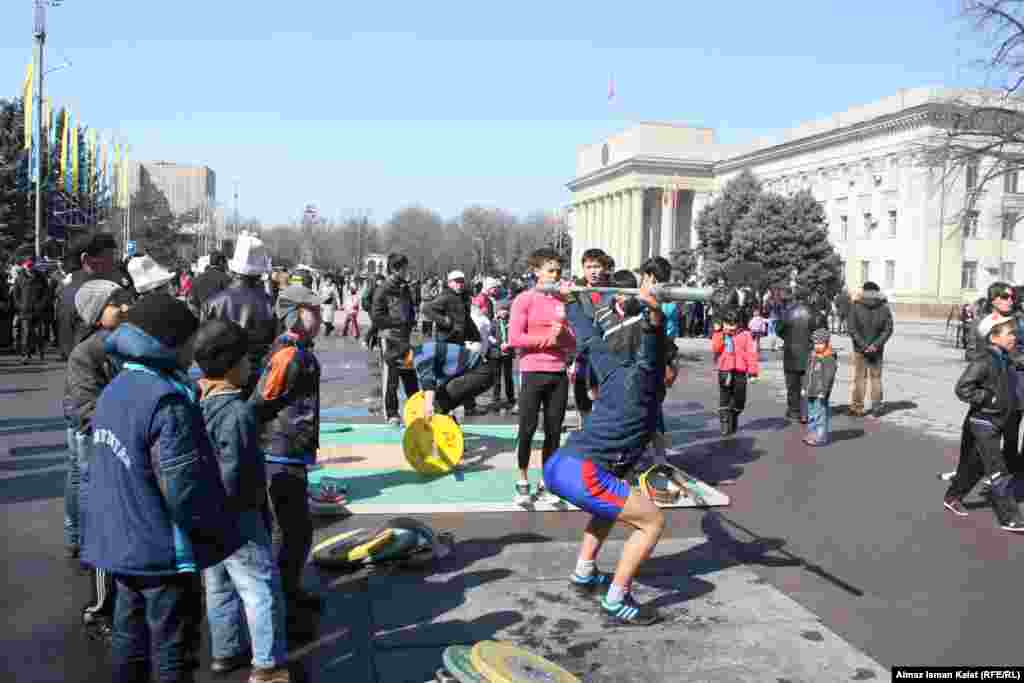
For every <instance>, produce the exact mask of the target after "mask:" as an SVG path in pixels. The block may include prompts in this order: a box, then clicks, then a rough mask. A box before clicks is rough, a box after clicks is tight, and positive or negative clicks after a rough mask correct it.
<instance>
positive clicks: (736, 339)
mask: <svg viewBox="0 0 1024 683" xmlns="http://www.w3.org/2000/svg"><path fill="white" fill-rule="evenodd" d="M739 319H740V316H739V312H738V311H737V310H736V309H734V308H730V309H727V310H725V311H722V315H721V316H720V317H719V320H720V321H721V323H722V329H720V330H716V331H715V333H714V334H713V335H712V337H711V352H712V353H713V354H715V367H716V368H717V370H718V397H719V401H718V406H719V408H718V419H719V422H720V425H721V434H722V436H729V435H730V434H735V433H736V424H737V422H739V418H740V413H742V412H743V409H744V408H745V407H746V405H747V378H748V377H753V378H755V379H756V378H757V376H758V375H759V374H760V368H759V367H758V364H757V355H758V354H757V345H756V344H755V343H754V338H753V337H752V336H751V334H750V331H749V330H746V329H743V328H742V327H741V326H740V324H739Z"/></svg>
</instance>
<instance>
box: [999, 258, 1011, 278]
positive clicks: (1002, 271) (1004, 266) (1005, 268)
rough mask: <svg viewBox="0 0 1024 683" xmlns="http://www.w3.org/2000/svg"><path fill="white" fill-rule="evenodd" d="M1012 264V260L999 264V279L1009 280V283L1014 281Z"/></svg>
mask: <svg viewBox="0 0 1024 683" xmlns="http://www.w3.org/2000/svg"><path fill="white" fill-rule="evenodd" d="M1013 266H1014V264H1013V262H1012V261H1003V262H1002V263H1001V264H1000V265H999V279H1000V280H1002V281H1003V282H1009V283H1010V284H1013V283H1014V282H1015V278H1014V277H1013V271H1014V267H1013Z"/></svg>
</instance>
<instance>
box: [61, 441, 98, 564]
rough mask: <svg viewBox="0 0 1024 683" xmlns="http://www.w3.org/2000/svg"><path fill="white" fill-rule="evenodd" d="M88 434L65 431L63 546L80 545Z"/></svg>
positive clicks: (87, 460) (87, 471)
mask: <svg viewBox="0 0 1024 683" xmlns="http://www.w3.org/2000/svg"><path fill="white" fill-rule="evenodd" d="M90 436H91V435H90V434H83V433H81V432H79V431H76V430H74V429H71V428H68V430H67V444H68V476H67V478H66V479H65V481H64V544H65V545H68V546H80V545H82V523H81V518H82V513H81V511H82V510H84V509H85V503H86V491H85V489H86V484H87V483H88V482H89V453H90V452H91V450H92V443H91V441H90V440H89V438H90Z"/></svg>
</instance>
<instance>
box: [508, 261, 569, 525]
mask: <svg viewBox="0 0 1024 683" xmlns="http://www.w3.org/2000/svg"><path fill="white" fill-rule="evenodd" d="M527 264H528V265H529V266H530V268H531V269H532V270H533V272H534V274H536V276H537V286H538V287H539V286H541V285H545V284H554V283H557V282H558V281H559V278H560V277H561V274H562V261H561V259H560V258H559V256H558V252H556V251H555V250H554V249H549V248H543V249H537V250H536V251H534V252H533V253H532V254H530V258H529V259H528V260H527ZM508 345H509V346H510V347H511V348H514V349H518V351H519V371H520V372H521V373H522V386H521V387H520V390H519V444H518V452H517V455H518V460H519V481H518V482H516V496H515V502H516V504H518V505H526V504H529V503H530V502H532V501H533V497H532V496H531V494H530V479H529V468H530V450H531V448H532V446H533V435H534V433H535V432H536V431H537V422H538V421H539V418H540V413H541V411H542V410H543V412H544V447H543V450H542V451H541V454H542V455H541V458H542V462H546V461H547V459H548V458H549V457H551V454H552V453H554V452H555V451H556V450H557V449H558V447H559V445H560V443H561V438H562V422H563V421H564V420H565V407H566V404H567V403H568V400H569V376H568V374H567V373H566V368H567V367H568V364H569V362H570V361H571V360H572V358H573V355H574V354H575V352H576V339H575V337H574V336H573V332H572V327H571V326H570V325H568V324H567V323H566V320H565V304H563V303H562V301H561V300H560V299H559V298H558V297H557V296H555V295H552V294H545V293H544V292H541V291H540V290H539V289H537V288H534V289H528V290H526V291H525V292H523V293H522V294H520V295H519V296H517V297H516V298H515V301H513V302H512V312H511V315H510V319H509V344H508ZM537 495H538V498H540V497H543V499H544V500H545V502H551V503H553V502H556V501H557V500H558V499H557V498H555V497H554V496H552V495H551V494H549V493H548V492H547V490H546V489H545V488H544V485H543V482H541V483H540V484H538V490H537Z"/></svg>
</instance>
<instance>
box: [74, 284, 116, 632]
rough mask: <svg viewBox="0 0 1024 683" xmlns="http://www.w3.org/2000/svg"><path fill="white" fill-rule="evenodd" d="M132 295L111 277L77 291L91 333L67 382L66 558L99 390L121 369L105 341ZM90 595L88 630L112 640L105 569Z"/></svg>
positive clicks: (82, 497) (83, 490)
mask: <svg viewBox="0 0 1024 683" xmlns="http://www.w3.org/2000/svg"><path fill="white" fill-rule="evenodd" d="M130 301H131V296H130V293H129V292H128V291H127V290H125V289H123V288H121V286H120V285H118V284H116V283H113V282H110V281H108V280H93V281H91V282H86V283H85V284H84V285H82V286H81V288H79V290H78V292H77V294H76V295H75V308H76V310H77V313H78V317H79V318H80V319H81V320H82V321H83V322H84V324H85V325H86V328H85V329H86V330H87V336H86V337H85V339H83V340H82V341H81V342H80V343H79V344H78V345H77V346H75V348H74V349H73V350H72V351H71V355H70V356H69V357H68V364H67V369H66V374H65V380H64V419H65V421H66V422H67V425H68V453H69V456H70V458H69V463H68V465H69V466H68V476H67V483H66V486H65V488H64V533H65V540H66V543H67V544H68V546H67V547H68V556H69V557H78V555H79V548H80V546H81V538H82V529H83V527H84V526H85V525H84V524H82V523H81V514H80V511H81V510H83V509H85V507H86V501H87V498H86V497H87V495H88V490H89V461H90V456H91V454H92V418H93V414H94V413H95V411H96V402H97V401H98V400H99V397H100V393H101V392H102V391H103V388H104V387H106V386H107V385H108V384H110V382H111V381H112V380H113V379H114V375H116V374H117V367H116V365H115V363H114V361H113V359H112V358H111V357H110V356H108V355H107V352H106V349H105V348H104V344H105V343H106V339H107V337H108V336H109V335H110V333H111V331H113V330H114V329H116V328H117V326H118V325H120V324H121V319H122V318H123V316H124V314H125V313H126V312H127V310H128V304H129V303H130ZM92 578H93V580H92V593H93V594H92V598H91V600H90V602H89V604H88V605H86V607H85V609H83V610H82V622H83V623H84V624H85V625H86V627H87V628H88V631H89V634H90V635H92V636H95V637H99V638H100V639H102V640H109V638H110V634H111V628H112V620H113V616H114V577H113V576H112V575H111V574H110V573H109V572H107V571H104V570H103V569H95V568H94V569H93V570H92Z"/></svg>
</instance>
